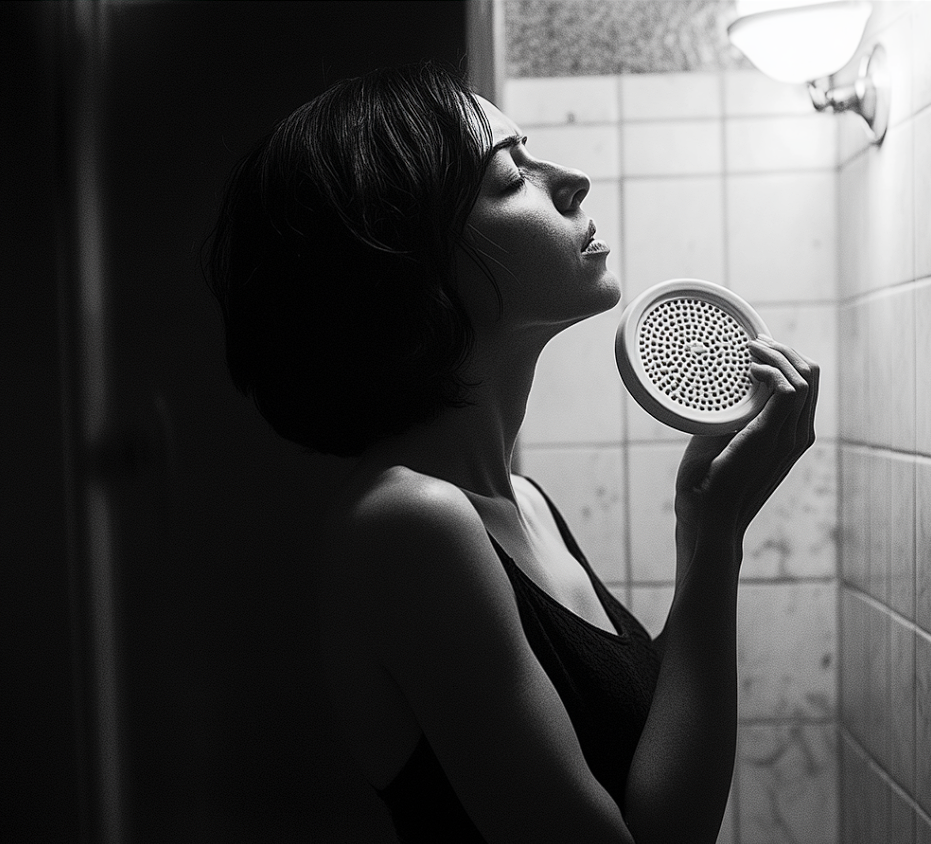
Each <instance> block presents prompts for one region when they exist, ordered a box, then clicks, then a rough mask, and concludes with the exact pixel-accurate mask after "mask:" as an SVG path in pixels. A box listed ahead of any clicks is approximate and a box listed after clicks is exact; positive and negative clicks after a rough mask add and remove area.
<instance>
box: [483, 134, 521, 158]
mask: <svg viewBox="0 0 931 844" xmlns="http://www.w3.org/2000/svg"><path fill="white" fill-rule="evenodd" d="M526 142H527V136H526V135H516V134H515V135H509V136H508V137H507V138H503V139H502V140H500V141H498V143H496V144H495V145H494V146H493V147H492V148H491V149H490V150H488V153H487V155H486V156H485V163H486V164H490V163H491V160H492V159H493V158H494V157H495V155H496V153H498V152H500V151H501V150H503V149H511V148H512V147H516V146H520V145H521V144H524V143H526Z"/></svg>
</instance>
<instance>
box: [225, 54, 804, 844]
mask: <svg viewBox="0 0 931 844" xmlns="http://www.w3.org/2000/svg"><path fill="white" fill-rule="evenodd" d="M525 141H526V139H525V138H524V137H523V136H522V134H521V132H520V129H519V128H518V127H517V126H516V125H515V124H514V123H513V121H511V120H510V119H509V118H507V117H506V116H505V115H503V114H502V113H501V112H500V111H499V110H498V109H497V108H496V107H495V106H494V105H492V104H491V103H490V102H488V101H487V100H484V99H482V98H481V97H477V96H474V95H473V94H471V93H470V92H469V91H468V89H467V88H465V87H464V86H463V85H462V84H461V83H460V82H459V81H457V80H456V79H455V78H453V77H451V76H449V75H447V74H446V73H445V72H443V71H441V70H439V69H437V68H435V67H432V66H430V65H421V66H418V67H416V68H401V69H393V70H386V71H379V72H376V73H374V74H370V75H368V76H366V77H363V78H361V79H356V80H348V81H345V82H342V83H339V84H337V85H336V86H334V87H333V88H331V89H330V90H329V91H327V92H326V93H325V94H323V95H322V96H320V97H318V98H317V99H316V100H314V101H312V102H311V103H308V104H307V105H305V106H303V107H302V108H300V109H298V110H297V111H296V112H295V113H294V114H293V115H291V116H290V117H289V118H287V119H286V120H284V121H282V123H281V124H279V125H278V126H277V127H276V129H275V130H274V131H273V132H272V133H271V134H270V135H269V136H268V137H267V138H266V139H264V140H263V141H262V142H261V143H260V144H259V145H258V146H257V147H256V148H255V150H253V152H252V153H251V154H250V155H249V156H247V157H246V159H244V161H243V162H242V163H241V164H240V166H239V167H238V168H237V170H236V171H235V172H234V175H233V178H232V180H231V183H230V186H229V189H228V192H227V196H226V199H225V201H224V206H223V210H222V213H221V216H220V221H219V224H218V229H217V233H216V237H215V240H214V243H213V252H212V259H211V281H212V285H213V289H214V291H215V293H216V295H217V297H218V299H219V301H220V302H221V304H222V307H223V315H224V319H225V324H226V332H227V333H226V340H227V359H228V363H229V366H230V370H231V373H232V376H233V379H234V382H235V383H236V385H237V386H238V387H239V388H240V389H241V390H242V391H243V392H245V393H248V394H251V395H252V396H253V397H254V399H255V402H256V404H257V406H258V408H259V409H260V411H261V412H262V413H263V415H264V416H265V417H266V418H267V419H268V421H269V422H270V423H271V424H272V426H273V427H274V428H275V430H277V431H278V432H279V433H280V434H282V435H283V436H284V437H287V438H289V439H291V440H293V441H295V442H297V443H299V444H301V445H303V446H305V447H306V448H308V449H310V450H314V451H320V452H325V453H331V454H338V455H343V456H350V455H351V456H354V457H356V458H357V463H356V464H355V468H354V470H353V471H352V472H351V474H350V476H349V479H348V482H347V483H346V485H345V488H343V489H342V490H340V491H339V492H338V493H336V494H335V496H334V501H333V505H332V510H331V512H330V514H329V516H328V526H329V527H328V532H327V536H326V537H325V540H324V544H323V547H322V548H321V549H319V553H318V554H317V557H318V562H317V565H318V566H320V571H321V581H322V586H321V590H322V591H321V595H320V600H319V605H320V617H321V648H322V653H323V655H324V656H323V663H324V664H323V670H324V673H325V680H326V684H327V688H328V689H329V693H330V696H331V698H332V701H333V704H334V711H335V712H336V713H338V714H339V716H340V718H341V720H342V725H343V727H344V729H345V735H346V741H347V743H348V746H349V748H350V750H351V751H352V753H353V755H354V756H355V758H356V759H357V761H358V763H359V766H360V768H361V771H362V772H363V774H364V776H365V777H366V778H367V780H368V781H369V782H370V783H371V784H372V786H373V787H374V788H375V789H376V790H377V791H378V793H379V794H380V795H381V797H382V799H383V800H384V801H385V803H386V805H387V806H388V808H389V810H390V812H391V814H392V818H393V820H394V823H395V827H396V829H397V831H398V834H399V837H400V838H401V840H402V841H417V842H420V841H424V842H425V841H431V842H433V841H443V842H445V841H476V842H478V841H488V842H506V844H514V842H524V841H526V842H534V844H540V842H588V844H600V842H632V841H635V842H637V844H646V843H647V842H663V844H670V842H680V841H681V842H690V844H696V842H712V841H714V840H715V838H716V836H717V833H718V829H719V827H720V824H721V819H722V816H723V813H724V809H725V804H726V802H727V796H728V791H729V786H730V781H731V775H732V772H733V763H734V749H735V733H736V595H737V583H738V572H739V568H740V562H741V553H742V551H741V544H742V539H743V536H744V533H745V531H746V529H747V526H748V525H749V524H750V521H751V520H752V519H753V517H754V516H755V514H756V513H757V511H758V510H759V508H760V507H761V506H762V504H763V503H764V502H765V501H766V499H767V498H768V497H769V495H770V494H771V493H772V491H773V490H774V489H775V488H776V486H777V485H778V484H779V483H780V481H781V480H782V478H783V477H784V476H785V474H786V473H787V472H788V471H789V469H790V468H791V466H792V465H793V464H794V463H795V461H796V460H797V459H798V458H799V457H800V456H801V454H802V453H803V452H804V451H805V450H806V449H807V448H808V447H809V446H810V445H811V443H812V442H813V440H814V429H813V420H814V413H815V403H816V397H817V392H818V368H817V366H816V365H815V364H814V363H812V362H811V361H809V360H807V359H806V358H804V357H803V356H801V355H800V354H798V353H796V352H795V351H793V350H791V349H789V348H787V347H785V346H783V345H781V344H779V343H776V342H774V341H772V340H770V339H769V338H760V339H758V340H756V341H754V342H753V343H752V344H751V346H750V348H751V351H752V354H753V358H754V363H753V368H752V371H753V374H754V376H755V377H756V378H758V379H759V380H761V381H763V382H764V383H766V384H767V385H768V386H769V387H770V388H771V390H772V395H771V397H770V399H769V401H768V403H767V404H766V406H765V407H764V409H763V410H762V412H761V413H760V415H759V416H758V417H757V418H756V419H755V420H754V421H753V422H751V423H750V425H748V426H747V427H746V428H745V429H744V430H743V431H741V432H740V433H738V434H737V435H735V436H733V437H703V438H693V439H692V440H691V442H690V443H689V445H688V447H687V448H686V451H685V455H684V457H683V459H682V463H681V466H680V470H679V474H678V479H677V486H676V518H677V525H676V544H677V561H676V590H675V597H674V600H673V603H672V606H671V609H670V611H669V617H668V619H667V622H666V625H665V629H664V630H663V633H662V634H661V635H660V636H659V637H657V638H656V639H655V640H651V639H650V637H649V635H648V634H647V633H646V631H645V630H644V629H643V628H642V626H641V625H640V624H639V623H638V622H637V621H636V619H634V618H633V616H631V615H630V613H628V612H627V610H626V609H624V608H623V607H622V606H621V605H620V604H619V603H618V602H617V601H616V600H614V598H612V597H611V595H610V594H609V593H608V592H607V590H606V589H605V588H604V586H603V585H602V584H601V582H600V581H599V580H598V578H597V577H596V576H595V575H594V573H593V572H592V571H591V569H590V568H589V566H588V563H587V562H586V561H585V558H584V556H583V555H582V553H581V551H580V550H579V549H578V547H577V546H576V545H575V543H574V541H573V539H572V537H571V535H570V533H569V531H568V528H567V527H566V525H565V523H564V522H563V521H562V519H561V517H560V516H559V514H558V512H557V511H556V510H555V508H554V507H553V506H552V504H551V503H550V502H549V500H548V499H547V498H546V496H545V494H544V493H543V492H542V490H540V489H539V488H538V487H537V486H536V485H535V484H534V483H533V482H532V481H531V480H529V479H526V478H522V477H519V476H517V475H514V474H512V473H511V471H510V466H511V459H512V455H513V451H514V443H515V439H516V437H517V433H518V430H519V428H520V425H521V421H522V418H523V415H524V410H525V405H526V401H527V396H528V393H529V391H530V387H531V383H532V381H533V374H534V367H535V364H536V361H537V358H538V356H539V354H540V352H541V350H542V349H543V347H544V346H545V345H546V343H547V342H548V341H549V340H550V339H551V338H552V337H553V336H554V335H556V334H557V333H558V332H560V331H561V330H562V329H564V328H566V327H567V326H569V325H572V324H573V323H575V322H578V321H579V320H582V319H584V318H586V317H588V316H591V315H593V314H597V313H600V312H603V311H605V310H607V309H609V308H611V307H613V306H614V305H615V304H616V303H617V302H618V301H619V298H620V290H619V285H618V282H617V280H616V278H615V277H614V276H613V275H612V274H611V273H610V272H609V271H608V270H607V268H606V255H607V251H608V247H607V245H606V244H604V243H603V242H602V241H599V240H597V239H595V238H594V235H595V229H594V225H593V223H592V221H591V220H590V218H589V217H588V216H587V215H586V214H585V211H584V210H583V208H582V203H583V200H584V199H585V196H586V195H587V193H588V191H589V189H590V187H591V185H590V182H589V180H588V178H587V177H586V176H585V174H583V173H581V172H579V171H577V170H572V169H569V168H567V167H563V166H560V165H557V164H553V163H550V162H547V161H541V160H538V159H536V158H534V157H533V155H532V152H531V148H528V146H527V145H526V143H525Z"/></svg>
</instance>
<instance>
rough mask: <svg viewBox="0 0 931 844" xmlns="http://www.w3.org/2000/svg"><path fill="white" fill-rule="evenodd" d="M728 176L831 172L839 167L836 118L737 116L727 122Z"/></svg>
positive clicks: (726, 160) (817, 116) (819, 115)
mask: <svg viewBox="0 0 931 844" xmlns="http://www.w3.org/2000/svg"><path fill="white" fill-rule="evenodd" d="M724 133H725V134H724V139H725V140H724V148H725V167H726V168H727V172H728V173H759V172H767V171H773V170H829V169H831V168H833V167H835V166H836V165H837V124H836V123H835V122H834V120H833V115H825V114H817V113H814V114H811V115H806V116H804V117H737V118H731V119H728V120H727V121H725V123H724Z"/></svg>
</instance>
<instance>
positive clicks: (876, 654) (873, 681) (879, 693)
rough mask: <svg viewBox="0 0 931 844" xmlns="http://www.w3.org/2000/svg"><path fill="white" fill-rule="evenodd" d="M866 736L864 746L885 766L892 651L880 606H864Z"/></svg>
mask: <svg viewBox="0 0 931 844" xmlns="http://www.w3.org/2000/svg"><path fill="white" fill-rule="evenodd" d="M866 623H867V626H866V630H867V640H866V648H867V654H866V725H865V726H866V735H865V736H864V738H865V743H864V744H865V747H866V749H867V750H868V751H869V752H870V754H871V755H872V756H873V758H874V759H875V760H876V761H877V762H878V763H879V764H880V765H882V767H883V768H888V767H889V737H890V734H891V724H890V714H889V703H890V697H891V693H890V684H889V659H890V653H891V649H892V645H891V641H890V637H891V635H892V623H891V619H890V616H889V612H888V611H887V610H886V609H885V608H884V607H879V606H878V605H876V604H873V603H868V604H867V605H866Z"/></svg>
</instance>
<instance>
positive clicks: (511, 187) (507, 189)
mask: <svg viewBox="0 0 931 844" xmlns="http://www.w3.org/2000/svg"><path fill="white" fill-rule="evenodd" d="M526 183H527V179H526V177H525V176H524V174H523V173H519V174H518V175H517V176H516V177H515V178H513V179H511V180H510V181H508V183H507V184H506V185H505V186H504V193H512V192H514V191H516V190H519V189H520V188H522V187H523V186H524V185H525V184H526Z"/></svg>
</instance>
